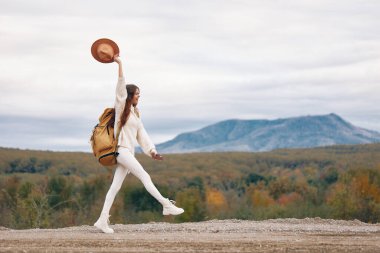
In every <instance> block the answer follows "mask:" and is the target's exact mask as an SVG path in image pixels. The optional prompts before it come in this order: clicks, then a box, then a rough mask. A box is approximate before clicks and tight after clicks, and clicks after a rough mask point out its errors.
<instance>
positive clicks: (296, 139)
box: [157, 113, 380, 153]
mask: <svg viewBox="0 0 380 253" xmlns="http://www.w3.org/2000/svg"><path fill="white" fill-rule="evenodd" d="M375 142H380V133H378V132H375V131H371V130H367V129H363V128H360V127H357V126H354V125H352V124H350V123H349V122H347V121H345V120H344V119H342V118H341V117H339V116H338V115H336V114H334V113H331V114H328V115H319V116H302V117H295V118H285V119H276V120H236V119H231V120H226V121H221V122H218V123H216V124H213V125H210V126H206V127H204V128H202V129H199V130H197V131H194V132H189V133H182V134H179V135H178V136H176V137H175V138H174V139H172V140H170V141H167V142H164V143H161V144H158V145H157V149H158V150H159V152H160V153H189V152H212V151H247V152H257V151H270V150H274V149H279V148H311V147H319V146H329V145H335V144H364V143H375Z"/></svg>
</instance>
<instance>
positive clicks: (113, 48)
mask: <svg viewBox="0 0 380 253" xmlns="http://www.w3.org/2000/svg"><path fill="white" fill-rule="evenodd" d="M119 52H120V51H119V47H118V46H117V44H116V43H115V42H114V41H112V40H110V39H106V38H103V39H98V40H97V41H95V42H94V43H92V46H91V54H92V56H93V57H94V58H95V59H96V60H97V61H99V62H102V63H111V62H113V61H114V60H113V57H114V55H116V54H119Z"/></svg>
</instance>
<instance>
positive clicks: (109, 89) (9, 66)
mask: <svg viewBox="0 0 380 253" xmlns="http://www.w3.org/2000/svg"><path fill="white" fill-rule="evenodd" d="M379 11H380V3H378V2H377V1H371V0H369V1H365V2H359V1H354V0H349V1H344V2H343V1H336V2H334V3H332V2H331V1H327V0H321V1H309V0H306V1H305V0H303V1H301V0H294V1H286V2H284V1H275V0H270V1H265V2H263V1H215V0H206V1H184V0H180V1H166V0H164V1H148V0H146V1H138V2H136V1H121V0H120V1H109V2H107V4H105V3H104V1H98V0H95V1H85V0H77V1H72V0H71V1H70V0H69V1H47V0H35V1H32V2H27V1H20V0H15V1H7V0H6V1H2V2H0V23H1V24H4V25H1V26H0V36H1V40H0V46H1V48H2V49H3V50H2V52H3V53H2V60H1V61H0V69H1V70H2V71H1V73H0V94H1V95H0V96H1V99H0V116H1V119H5V118H7V119H8V120H7V121H4V122H1V124H2V125H3V126H4V127H7V126H6V125H4V124H13V123H14V122H13V123H12V121H10V120H11V119H13V120H14V121H15V122H16V123H17V124H16V123H15V124H16V126H15V127H14V129H15V130H16V131H17V132H18V133H19V134H20V135H23V138H32V136H38V135H39V134H42V135H44V136H45V133H39V132H38V131H39V130H38V129H35V130H34V131H33V132H27V131H25V129H24V128H23V127H22V124H21V123H20V122H22V121H23V119H24V120H25V122H29V121H33V120H38V121H39V120H46V122H45V125H51V124H54V125H56V129H57V130H56V132H47V133H48V134H50V135H49V136H50V139H51V140H53V137H54V138H56V136H57V135H61V136H64V137H62V138H65V139H64V140H57V139H55V140H56V143H57V145H56V146H55V147H56V148H64V147H68V146H70V145H68V143H70V140H71V142H72V146H71V148H73V147H78V143H77V142H75V141H74V140H73V139H70V138H71V137H70V135H67V136H66V135H65V134H62V133H65V131H66V130H65V127H64V126H63V125H62V124H60V123H59V122H60V121H65V120H68V119H70V118H72V119H74V120H75V121H77V123H76V124H83V126H85V128H86V129H82V130H78V129H72V132H71V133H72V134H75V131H77V133H78V134H79V135H80V136H81V137H79V135H78V138H82V139H83V140H84V139H86V134H85V132H86V131H87V130H88V128H90V129H91V127H92V126H90V122H93V121H94V120H96V119H97V117H98V116H99V114H100V113H101V112H102V110H103V108H104V107H107V106H113V102H114V88H115V84H116V78H117V68H116V65H115V64H100V63H98V62H96V61H95V60H94V59H92V57H91V55H90V46H91V44H92V42H93V41H95V40H96V39H97V38H99V37H110V38H112V39H114V40H115V41H116V42H117V43H118V44H119V46H120V48H121V56H122V59H123V62H124V71H125V74H126V77H127V82H128V83H136V84H137V85H138V86H139V87H140V88H141V94H142V98H141V102H140V103H141V104H140V105H139V106H140V109H141V111H142V113H143V119H144V122H146V125H147V127H148V128H149V131H148V132H149V133H150V134H151V135H152V138H153V139H155V140H156V142H161V141H164V139H165V138H171V137H174V136H175V135H176V134H178V133H180V132H182V131H190V130H195V129H198V128H200V127H202V126H204V125H206V124H211V123H215V122H217V121H220V120H225V119H229V118H271V119H273V118H283V117H288V116H289V117H290V116H298V115H307V114H326V113H330V112H335V113H337V114H339V115H341V116H343V117H344V118H345V119H346V120H348V121H351V122H352V123H354V124H358V125H361V126H363V127H368V128H371V129H375V130H378V131H379V130H380V124H379V121H378V120H376V117H377V118H378V116H379V111H378V110H377V109H376V108H377V106H376V105H377V103H378V102H377V101H379V100H380V92H379V91H380V90H379V89H380V88H379V87H380V86H379V85H378V84H379V82H380V77H379V75H378V68H379V64H380V50H379V49H380V43H379V42H380V34H379V33H378V32H377V30H378V27H379V25H380V20H379V19H378V18H377V15H378V13H379ZM12 117H14V118H12ZM79 119H80V120H79ZM81 120H83V121H81ZM5 122H7V123H5ZM8 126H9V125H8ZM85 130H86V131H85ZM86 133H87V132H86ZM48 134H46V136H48ZM75 138H77V137H75ZM21 142H22V141H21V139H20V141H19V142H18V143H21ZM28 142H29V143H32V141H31V140H30V141H28ZM43 143H44V144H42V142H40V144H38V142H35V144H33V145H35V146H36V147H38V146H39V145H40V146H41V147H42V146H49V145H50V144H49V145H48V144H47V142H43ZM0 144H1V143H0ZM1 145H8V144H7V143H5V142H3V144H1ZM12 145H13V144H12ZM17 145H21V144H17Z"/></svg>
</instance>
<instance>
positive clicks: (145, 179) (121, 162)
mask: <svg viewBox="0 0 380 253" xmlns="http://www.w3.org/2000/svg"><path fill="white" fill-rule="evenodd" d="M118 152H119V155H118V157H117V167H116V171H115V174H114V176H113V181H112V184H111V187H110V189H109V190H108V192H107V195H106V199H105V201H104V205H103V210H102V214H107V215H108V214H109V212H110V209H111V206H112V203H113V201H114V199H115V196H116V194H117V193H118V192H119V190H120V188H121V185H122V184H123V181H124V178H125V176H126V175H127V174H128V173H129V172H131V173H132V174H133V175H135V176H136V177H137V178H138V179H140V181H141V182H142V183H143V184H144V186H145V189H146V190H147V191H148V192H149V193H150V194H151V195H152V196H153V197H154V198H155V199H156V200H157V201H158V202H160V203H161V204H163V203H164V201H165V200H166V199H165V198H164V197H163V196H162V195H161V193H160V192H159V191H158V190H157V188H156V186H154V184H153V182H152V179H151V178H150V176H149V174H148V173H147V172H146V171H145V170H144V168H143V167H142V166H141V164H140V163H139V162H138V161H137V160H136V158H135V157H134V155H133V154H132V153H131V152H130V151H129V150H128V149H126V148H123V147H119V149H118Z"/></svg>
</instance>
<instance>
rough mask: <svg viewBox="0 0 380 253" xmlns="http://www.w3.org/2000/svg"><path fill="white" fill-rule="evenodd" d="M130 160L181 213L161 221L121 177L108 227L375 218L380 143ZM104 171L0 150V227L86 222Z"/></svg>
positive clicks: (101, 190) (62, 158) (105, 178)
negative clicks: (177, 223)
mask: <svg viewBox="0 0 380 253" xmlns="http://www.w3.org/2000/svg"><path fill="white" fill-rule="evenodd" d="M137 159H138V160H139V161H141V163H142V165H143V167H144V168H145V169H146V170H147V171H148V172H149V174H150V175H151V177H152V179H153V181H154V183H155V184H156V186H157V187H158V189H159V190H160V191H161V192H162V194H163V195H164V196H167V197H170V198H171V199H175V200H176V201H177V205H178V206H181V207H183V208H184V209H185V213H184V214H182V215H180V216H176V217H163V216H162V214H161V212H162V207H161V206H160V204H159V203H158V202H157V201H156V200H155V199H153V198H152V196H150V195H149V193H147V191H146V190H145V189H144V187H143V185H142V184H141V182H139V181H138V180H137V179H136V178H135V177H134V176H132V175H129V176H127V178H126V179H125V182H124V184H123V186H122V188H121V190H120V192H119V194H118V195H117V196H116V199H115V202H114V205H113V207H112V209H111V223H142V222H150V221H166V222H184V221H202V220H207V219H231V218H236V219H256V220H259V219H268V218H279V217H294V218H303V217H317V216H318V217H321V218H334V219H359V220H361V221H365V222H371V223H375V222H380V144H371V145H352V146H334V147H326V148H315V149H299V150H296V149H294V150H276V151H273V152H266V153H197V154H172V155H166V156H165V160H164V161H163V162H157V161H153V160H152V159H149V158H148V157H147V156H145V155H142V154H139V155H137ZM112 172H113V171H112V170H107V169H105V168H102V167H100V166H99V165H98V164H97V163H96V161H95V159H94V158H93V157H92V155H91V154H88V153H72V152H49V151H30V150H16V149H4V148H0V211H1V216H0V226H5V227H10V228H49V227H66V226H74V225H82V224H87V225H92V224H93V223H94V221H95V220H96V219H97V217H98V215H99V213H100V211H101V208H102V205H103V201H104V198H105V195H106V193H107V190H108V188H109V186H110V184H111V181H112V176H113V175H112Z"/></svg>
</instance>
